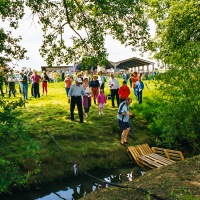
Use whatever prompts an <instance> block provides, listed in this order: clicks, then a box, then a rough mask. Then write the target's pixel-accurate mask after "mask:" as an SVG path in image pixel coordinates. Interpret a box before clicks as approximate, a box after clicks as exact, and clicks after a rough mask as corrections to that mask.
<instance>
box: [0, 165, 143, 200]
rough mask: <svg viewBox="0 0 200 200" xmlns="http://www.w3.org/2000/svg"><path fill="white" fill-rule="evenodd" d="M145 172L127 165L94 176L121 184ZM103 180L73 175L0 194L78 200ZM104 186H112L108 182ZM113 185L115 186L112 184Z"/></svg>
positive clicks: (21, 199) (7, 199)
mask: <svg viewBox="0 0 200 200" xmlns="http://www.w3.org/2000/svg"><path fill="white" fill-rule="evenodd" d="M143 173H145V172H144V171H143V170H142V169H141V168H139V167H134V168H133V167H132V166H127V167H125V168H122V169H112V170H96V171H93V172H91V173H90V174H91V175H92V176H95V177H97V178H99V179H102V180H105V181H107V182H112V183H117V184H121V183H124V182H128V181H132V180H133V179H134V178H137V177H139V176H140V175H142V174H143ZM101 184H102V182H101V183H100V182H98V181H97V180H96V179H93V178H91V177H89V176H86V175H84V176H80V175H77V176H73V177H71V178H67V179H66V180H62V181H58V180H57V181H54V182H52V183H49V184H47V185H44V186H41V187H40V188H37V189H36V188H34V189H30V190H23V191H17V192H14V193H13V194H12V195H4V196H0V199H1V200H61V199H62V200H76V199H80V198H82V197H84V196H86V195H87V194H89V193H91V192H93V191H95V190H99V189H100V188H101V187H102V185H101ZM104 187H106V188H108V187H111V186H109V185H108V184H106V185H104ZM112 187H113V186H112Z"/></svg>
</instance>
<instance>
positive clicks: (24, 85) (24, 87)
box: [19, 70, 28, 100]
mask: <svg viewBox="0 0 200 200" xmlns="http://www.w3.org/2000/svg"><path fill="white" fill-rule="evenodd" d="M19 81H20V90H21V93H22V96H23V98H24V99H25V100H27V99H28V76H27V75H26V74H25V73H24V70H22V71H21V72H20V77H19Z"/></svg>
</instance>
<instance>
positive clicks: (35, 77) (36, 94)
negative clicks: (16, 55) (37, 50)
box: [31, 70, 41, 98]
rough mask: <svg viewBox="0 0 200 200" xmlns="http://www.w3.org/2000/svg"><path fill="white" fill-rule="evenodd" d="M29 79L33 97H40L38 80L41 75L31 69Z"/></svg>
mask: <svg viewBox="0 0 200 200" xmlns="http://www.w3.org/2000/svg"><path fill="white" fill-rule="evenodd" d="M31 80H32V81H33V91H34V97H35V98H36V97H38V98H40V85H39V83H40V81H41V76H40V75H38V74H37V71H36V70H34V71H33V75H32V76H31Z"/></svg>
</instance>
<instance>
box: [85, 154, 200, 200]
mask: <svg viewBox="0 0 200 200" xmlns="http://www.w3.org/2000/svg"><path fill="white" fill-rule="evenodd" d="M125 186H127V187H128V188H119V187H112V188H108V189H101V190H99V191H95V192H93V193H90V194H88V195H87V196H86V197H84V198H82V199H84V200H102V199H106V200H121V199H124V200H147V199H149V200H150V199H160V200H175V199H176V200H199V199H200V155H199V156H194V157H192V158H189V159H186V160H183V161H179V162H176V163H175V164H173V165H168V166H165V167H162V168H159V169H153V170H150V171H148V172H146V173H145V174H144V175H143V176H140V177H138V178H137V179H135V180H133V181H132V182H128V183H127V184H125ZM141 190H143V191H141ZM144 191H146V192H144ZM153 196H154V197H153Z"/></svg>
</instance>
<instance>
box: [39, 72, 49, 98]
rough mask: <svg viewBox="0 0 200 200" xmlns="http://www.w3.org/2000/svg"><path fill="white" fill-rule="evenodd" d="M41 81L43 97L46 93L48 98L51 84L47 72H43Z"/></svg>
mask: <svg viewBox="0 0 200 200" xmlns="http://www.w3.org/2000/svg"><path fill="white" fill-rule="evenodd" d="M41 80H42V96H43V95H44V91H45V92H46V96H47V92H48V91H47V84H48V82H49V80H50V79H49V77H48V75H47V72H46V71H43V74H42V76H41Z"/></svg>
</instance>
